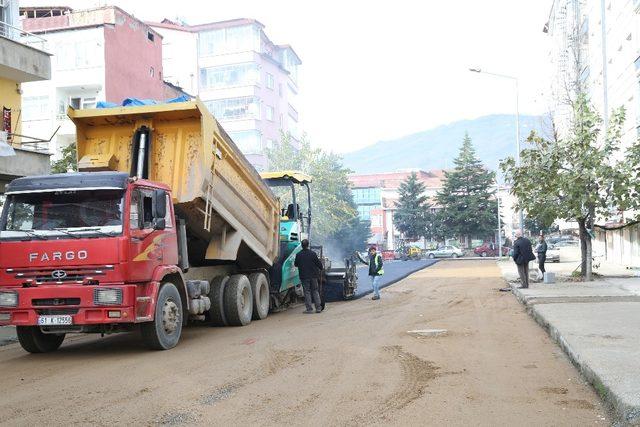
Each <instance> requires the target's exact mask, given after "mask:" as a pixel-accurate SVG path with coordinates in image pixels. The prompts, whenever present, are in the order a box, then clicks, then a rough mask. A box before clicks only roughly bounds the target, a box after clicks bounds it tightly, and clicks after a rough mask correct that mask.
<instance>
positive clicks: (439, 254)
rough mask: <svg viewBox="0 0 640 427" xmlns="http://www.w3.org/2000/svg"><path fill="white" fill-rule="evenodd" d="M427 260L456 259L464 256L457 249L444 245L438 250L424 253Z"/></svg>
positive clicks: (460, 250)
mask: <svg viewBox="0 0 640 427" xmlns="http://www.w3.org/2000/svg"><path fill="white" fill-rule="evenodd" d="M425 255H426V256H427V258H431V259H434V258H458V257H461V256H463V255H464V252H462V249H460V248H457V247H455V246H451V245H446V246H442V247H440V248H438V249H434V250H430V251H427V252H425Z"/></svg>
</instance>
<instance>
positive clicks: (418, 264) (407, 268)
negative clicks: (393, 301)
mask: <svg viewBox="0 0 640 427" xmlns="http://www.w3.org/2000/svg"><path fill="white" fill-rule="evenodd" d="M436 262H437V261H436V260H432V259H423V260H417V261H414V260H408V261H399V260H398V261H387V262H385V263H384V275H383V276H382V284H381V286H380V287H381V288H384V287H386V286H389V285H393V284H394V283H396V282H398V281H400V280H402V279H404V278H405V277H407V276H408V275H410V274H412V273H415V272H416V271H418V270H422V269H423V268H427V267H429V266H431V265H433V264H435V263H436ZM371 292H373V287H372V286H371V278H370V277H369V269H368V267H367V266H366V265H362V266H358V290H357V291H356V298H360V297H363V296H365V295H367V294H370V293H371Z"/></svg>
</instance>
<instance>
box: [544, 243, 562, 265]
mask: <svg viewBox="0 0 640 427" xmlns="http://www.w3.org/2000/svg"><path fill="white" fill-rule="evenodd" d="M546 262H560V248H559V247H558V246H557V245H550V244H547V259H546Z"/></svg>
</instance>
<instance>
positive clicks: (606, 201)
mask: <svg viewBox="0 0 640 427" xmlns="http://www.w3.org/2000/svg"><path fill="white" fill-rule="evenodd" d="M624 120H625V112H624V109H622V108H621V109H618V110H615V111H614V112H613V113H612V115H611V118H610V120H609V129H608V131H607V132H606V135H604V138H600V135H601V133H602V129H601V124H602V120H601V118H600V117H599V116H598V114H597V113H596V112H595V111H594V110H593V108H592V107H591V105H590V103H589V100H588V98H587V97H586V95H584V94H580V95H579V96H578V98H577V100H576V101H575V103H574V104H573V120H572V123H571V128H570V129H569V132H568V133H567V136H566V137H564V138H556V139H554V140H551V141H549V140H546V139H544V138H541V137H539V136H538V135H536V134H535V133H532V134H531V135H530V136H529V139H528V140H529V142H530V143H531V144H532V145H533V146H532V148H529V149H526V150H523V151H522V153H521V165H520V166H518V165H516V162H515V160H514V159H513V158H512V157H509V158H507V159H505V160H504V161H503V162H502V165H501V167H502V170H503V171H504V172H505V175H506V178H507V180H508V181H509V182H510V183H511V184H512V189H511V192H512V193H513V194H514V195H515V196H516V197H517V198H518V203H517V204H518V208H520V209H524V210H526V211H527V212H534V213H537V214H538V215H539V216H543V217H553V218H554V219H557V218H559V219H565V220H568V221H576V222H577V223H578V228H579V232H580V247H581V255H582V263H581V275H582V276H583V277H584V278H585V280H587V281H590V280H591V279H592V248H591V237H590V234H591V229H592V228H593V224H594V222H595V220H596V218H599V217H604V218H607V217H610V216H611V215H612V214H614V213H617V212H619V211H625V210H628V209H635V208H638V206H639V205H640V204H639V202H638V200H639V198H638V196H639V195H640V179H639V178H640V177H639V173H640V172H639V171H638V165H639V164H640V143H639V142H638V141H637V140H636V141H635V142H634V143H633V144H631V146H630V147H629V148H627V149H626V150H623V148H622V141H621V136H622V125H623V123H624Z"/></svg>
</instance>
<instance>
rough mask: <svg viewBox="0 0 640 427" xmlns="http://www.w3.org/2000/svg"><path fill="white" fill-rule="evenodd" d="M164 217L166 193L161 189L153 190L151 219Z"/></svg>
mask: <svg viewBox="0 0 640 427" xmlns="http://www.w3.org/2000/svg"><path fill="white" fill-rule="evenodd" d="M165 216H167V192H166V191H165V190H161V189H158V190H153V219H156V220H157V219H164V217H165ZM163 228H164V227H163Z"/></svg>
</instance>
